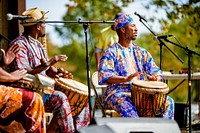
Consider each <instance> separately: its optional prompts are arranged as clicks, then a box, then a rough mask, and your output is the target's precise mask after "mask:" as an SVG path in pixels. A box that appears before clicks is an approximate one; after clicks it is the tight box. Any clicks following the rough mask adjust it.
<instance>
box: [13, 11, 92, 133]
mask: <svg viewBox="0 0 200 133" xmlns="http://www.w3.org/2000/svg"><path fill="white" fill-rule="evenodd" d="M22 15H24V16H31V18H27V19H25V20H23V21H22V22H21V24H22V25H23V26H24V33H23V35H21V36H19V37H18V38H16V39H15V40H13V41H12V43H13V42H15V43H17V44H19V45H20V51H19V53H18V54H17V55H16V58H15V60H14V62H13V63H12V65H11V66H10V67H11V68H12V70H16V69H26V70H27V72H28V73H29V74H33V75H35V74H37V73H40V74H42V75H47V76H49V77H52V78H58V77H59V76H60V73H59V71H57V69H55V68H54V67H53V65H54V64H55V63H57V62H58V61H66V60H67V56H66V55H57V56H55V57H53V58H52V59H50V60H48V58H47V55H46V53H45V51H44V49H43V47H42V44H41V43H40V42H39V41H38V40H37V39H38V38H39V37H43V36H44V35H45V27H46V26H45V20H46V19H47V18H46V17H45V13H44V12H42V11H40V10H39V9H38V8H31V9H28V10H26V11H24V12H23V13H22ZM12 43H11V44H12ZM43 95H44V94H43ZM43 100H44V104H45V108H46V107H47V108H48V109H50V110H51V111H52V112H53V118H52V121H51V123H50V125H49V126H48V127H49V128H47V132H48V129H50V128H54V127H58V130H60V132H75V131H76V130H77V129H79V128H81V127H85V126H87V125H88V124H89V121H90V120H89V118H90V114H89V106H88V104H87V105H86V106H85V107H84V108H83V110H82V111H81V113H80V114H78V115H77V116H75V117H72V113H71V109H70V105H69V100H68V99H67V96H66V95H65V94H64V93H62V92H61V91H56V90H54V91H53V92H52V94H50V95H45V96H43ZM54 130H55V129H54Z"/></svg>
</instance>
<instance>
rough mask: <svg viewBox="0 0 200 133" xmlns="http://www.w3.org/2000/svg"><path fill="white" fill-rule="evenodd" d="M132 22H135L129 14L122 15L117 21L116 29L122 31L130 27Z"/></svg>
mask: <svg viewBox="0 0 200 133" xmlns="http://www.w3.org/2000/svg"><path fill="white" fill-rule="evenodd" d="M131 21H133V18H131V17H130V16H129V15H128V14H123V13H122V14H120V15H119V16H118V18H117V19H115V27H116V29H120V28H121V27H124V26H126V25H128V24H129V23H130V22H131Z"/></svg>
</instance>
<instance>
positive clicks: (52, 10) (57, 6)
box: [26, 0, 164, 46]
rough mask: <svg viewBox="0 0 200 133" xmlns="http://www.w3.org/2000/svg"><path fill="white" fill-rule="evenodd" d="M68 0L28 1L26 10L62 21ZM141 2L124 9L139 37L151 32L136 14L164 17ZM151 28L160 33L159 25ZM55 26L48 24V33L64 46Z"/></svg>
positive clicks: (152, 25) (53, 40) (52, 38)
mask: <svg viewBox="0 0 200 133" xmlns="http://www.w3.org/2000/svg"><path fill="white" fill-rule="evenodd" d="M65 4H66V0H48V1H47V0H27V1H26V8H27V9H29V8H33V7H38V8H39V9H40V10H43V11H49V12H48V13H47V14H46V16H47V17H48V21H60V20H62V16H63V15H64V14H65V12H66V10H67V8H66V7H65ZM141 4H142V3H141V1H136V2H134V3H131V4H129V6H128V7H127V8H124V9H123V12H124V13H128V14H130V15H131V16H132V17H133V19H134V21H135V23H136V25H137V27H138V29H139V36H140V35H141V34H142V33H148V32H150V31H149V30H148V29H147V28H146V27H145V26H144V25H143V24H142V23H141V22H140V21H139V18H138V17H137V16H136V15H134V13H135V12H137V13H138V14H140V15H141V16H145V17H146V18H148V16H155V15H156V16H158V17H161V16H163V13H164V12H159V13H154V12H153V11H150V12H149V11H147V10H146V9H145V8H144V7H142V5H141ZM147 24H148V25H150V26H151V28H152V30H153V31H154V32H155V33H156V34H157V32H159V27H160V25H159V23H154V24H152V23H150V22H148V23H147ZM52 25H54V24H47V26H46V27H47V33H49V35H50V39H51V41H52V42H53V43H55V44H57V45H58V46H61V45H62V40H61V38H59V35H58V34H57V33H56V32H55V30H54V26H52Z"/></svg>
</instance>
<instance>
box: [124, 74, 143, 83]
mask: <svg viewBox="0 0 200 133" xmlns="http://www.w3.org/2000/svg"><path fill="white" fill-rule="evenodd" d="M140 74H141V72H136V73H134V74H131V75H129V76H128V77H127V78H126V80H127V82H129V81H131V80H132V79H133V78H134V77H137V76H139V75H140Z"/></svg>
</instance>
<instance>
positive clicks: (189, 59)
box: [164, 38, 200, 133]
mask: <svg viewBox="0 0 200 133" xmlns="http://www.w3.org/2000/svg"><path fill="white" fill-rule="evenodd" d="M164 40H165V41H166V42H169V43H171V44H174V45H176V46H178V47H180V48H182V49H184V50H185V51H186V52H187V55H188V99H189V132H190V133H191V132H192V113H191V85H192V81H191V57H192V54H195V55H198V56H200V54H198V53H196V52H194V51H192V50H190V49H188V47H182V46H180V45H178V44H176V43H174V42H172V41H169V40H168V39H167V38H166V39H164Z"/></svg>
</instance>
